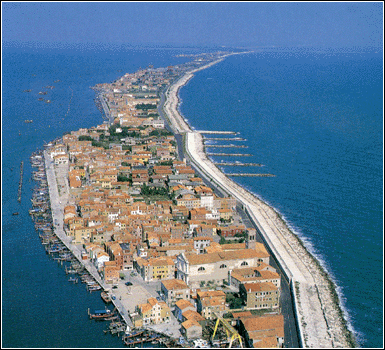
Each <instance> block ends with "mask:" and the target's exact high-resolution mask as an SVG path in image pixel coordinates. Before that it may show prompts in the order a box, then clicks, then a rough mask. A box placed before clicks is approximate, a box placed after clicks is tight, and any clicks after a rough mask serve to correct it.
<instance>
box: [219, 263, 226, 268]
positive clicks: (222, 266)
mask: <svg viewBox="0 0 385 350" xmlns="http://www.w3.org/2000/svg"><path fill="white" fill-rule="evenodd" d="M226 267H227V266H226V265H225V264H222V265H221V266H219V268H220V269H225V268H226Z"/></svg>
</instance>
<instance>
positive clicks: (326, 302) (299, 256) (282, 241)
mask: <svg viewBox="0 0 385 350" xmlns="http://www.w3.org/2000/svg"><path fill="white" fill-rule="evenodd" d="M224 58H225V57H222V58H221V59H219V60H217V61H215V62H212V63H210V64H208V65H205V66H203V67H201V68H199V69H196V70H193V71H191V72H188V73H186V74H185V75H184V76H183V77H181V78H180V79H179V80H178V81H176V82H175V83H174V84H173V85H172V86H171V87H170V88H169V89H168V90H167V92H166V102H165V105H164V111H165V113H166V114H167V118H168V119H169V121H170V124H171V127H172V129H173V130H174V132H176V133H180V134H184V135H185V139H184V143H185V152H186V154H187V155H188V156H189V157H190V159H191V161H192V162H193V163H194V164H195V165H196V166H197V167H198V168H200V169H201V171H202V172H203V173H204V174H205V175H206V176H207V177H208V178H210V179H212V181H213V183H214V184H215V185H216V186H219V187H221V188H222V189H223V190H224V191H225V192H227V193H228V194H230V195H232V196H233V197H234V198H236V199H237V200H238V201H239V202H241V203H242V204H243V206H244V208H245V209H246V211H247V212H248V214H249V216H250V217H251V218H252V219H253V221H254V223H255V224H256V226H257V227H258V228H259V231H260V232H261V235H262V236H263V238H264V239H265V241H266V243H267V244H268V245H269V247H270V249H271V251H272V252H273V254H274V255H275V257H276V259H277V261H278V263H279V264H280V265H281V267H282V269H283V271H284V272H285V274H286V275H287V277H288V278H289V279H290V280H291V285H292V293H293V298H294V300H295V301H296V302H295V308H296V310H295V311H296V314H297V319H298V323H299V333H300V338H301V343H302V346H303V347H309V348H314V347H321V348H331V347H333V348H334V347H352V346H354V345H355V342H354V338H353V336H352V334H351V332H350V331H349V330H348V328H347V323H346V321H345V319H344V318H343V313H342V310H341V307H340V305H339V299H338V295H337V293H336V290H335V286H334V284H333V283H332V282H331V280H330V278H329V276H328V275H327V273H326V272H325V270H324V269H323V268H322V267H321V265H320V264H319V262H318V261H317V260H316V259H315V258H314V257H313V256H312V255H311V254H310V253H309V252H308V251H307V249H306V248H305V246H304V245H303V243H302V242H301V240H300V239H299V238H298V237H297V235H295V234H294V233H293V232H292V231H291V230H290V229H289V228H288V226H287V225H286V223H285V222H284V221H283V220H282V218H281V217H280V215H279V214H278V213H277V212H276V211H275V210H274V209H273V208H271V207H270V206H268V205H267V204H266V203H264V202H263V201H261V200H260V199H258V198H257V197H256V196H255V195H253V194H252V193H250V192H248V191H247V190H245V189H244V188H243V187H242V186H240V185H238V184H237V183H235V182H234V181H232V180H231V179H229V178H228V177H226V176H225V175H224V174H223V173H222V172H221V171H220V170H219V169H218V168H217V167H216V166H215V165H214V164H213V162H212V161H211V160H209V159H208V158H207V156H206V154H205V152H204V147H203V137H202V135H201V134H200V133H199V132H196V131H193V130H192V129H191V128H190V126H189V125H188V124H187V123H186V121H185V120H184V119H183V117H182V116H181V115H180V113H179V111H178V104H179V100H178V92H179V89H180V88H181V87H182V86H184V85H185V84H186V83H187V82H188V81H189V80H190V79H191V78H192V77H193V75H194V73H195V72H197V71H199V70H203V69H206V68H208V67H210V66H212V65H213V64H216V63H218V62H220V61H221V60H223V59H224Z"/></svg>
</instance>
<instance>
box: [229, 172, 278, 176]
mask: <svg viewBox="0 0 385 350" xmlns="http://www.w3.org/2000/svg"><path fill="white" fill-rule="evenodd" d="M226 175H227V176H244V177H275V175H273V174H248V173H235V174H226Z"/></svg>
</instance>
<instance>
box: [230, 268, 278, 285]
mask: <svg viewBox="0 0 385 350" xmlns="http://www.w3.org/2000/svg"><path fill="white" fill-rule="evenodd" d="M259 282H271V283H273V284H274V285H275V286H276V287H277V288H280V287H281V276H280V275H279V274H278V273H277V272H276V271H275V269H274V268H273V267H272V266H270V265H266V264H263V263H262V264H261V265H259V266H257V267H249V268H245V269H234V270H232V271H231V272H230V273H229V284H230V285H232V286H234V287H236V288H239V286H240V285H241V284H242V283H259Z"/></svg>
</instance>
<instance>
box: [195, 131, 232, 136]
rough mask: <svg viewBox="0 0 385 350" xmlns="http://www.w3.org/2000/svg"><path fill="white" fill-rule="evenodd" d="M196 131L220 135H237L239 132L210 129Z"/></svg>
mask: <svg viewBox="0 0 385 350" xmlns="http://www.w3.org/2000/svg"><path fill="white" fill-rule="evenodd" d="M195 131H196V132H199V133H200V134H218V135H221V134H223V135H226V134H227V135H237V134H238V132H236V131H208V130H195Z"/></svg>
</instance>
